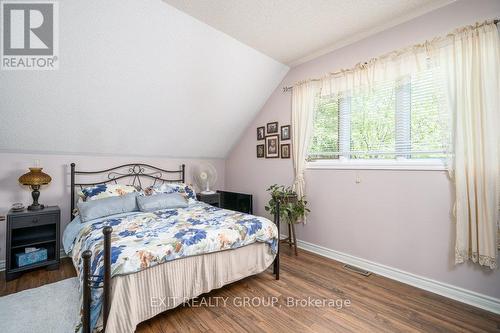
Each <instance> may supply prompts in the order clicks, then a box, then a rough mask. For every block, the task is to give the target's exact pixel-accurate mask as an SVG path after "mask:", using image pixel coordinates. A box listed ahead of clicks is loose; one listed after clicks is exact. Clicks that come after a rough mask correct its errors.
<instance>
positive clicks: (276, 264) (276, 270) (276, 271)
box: [273, 199, 281, 280]
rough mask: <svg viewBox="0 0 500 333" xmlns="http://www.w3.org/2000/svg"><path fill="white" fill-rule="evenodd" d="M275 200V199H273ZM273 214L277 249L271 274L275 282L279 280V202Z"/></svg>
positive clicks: (277, 201)
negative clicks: (276, 234)
mask: <svg viewBox="0 0 500 333" xmlns="http://www.w3.org/2000/svg"><path fill="white" fill-rule="evenodd" d="M275 200H276V199H275ZM275 209H276V210H275V212H274V223H275V224H276V227H277V228H278V249H277V251H276V258H275V259H274V268H273V273H274V274H276V280H279V279H280V236H281V233H280V201H279V199H278V200H276V207H275Z"/></svg>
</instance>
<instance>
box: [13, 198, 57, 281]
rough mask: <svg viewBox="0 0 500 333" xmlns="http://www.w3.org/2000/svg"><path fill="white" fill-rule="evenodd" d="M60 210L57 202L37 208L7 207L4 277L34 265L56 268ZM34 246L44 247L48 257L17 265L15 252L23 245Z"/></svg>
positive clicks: (23, 248)
mask: <svg viewBox="0 0 500 333" xmlns="http://www.w3.org/2000/svg"><path fill="white" fill-rule="evenodd" d="M60 221H61V210H60V209H59V207H57V206H48V207H45V208H44V209H41V210H37V211H29V210H24V211H22V212H13V211H12V210H11V211H9V213H8V214H7V228H6V234H5V236H6V237H5V238H6V241H7V245H6V247H5V253H6V255H5V257H6V260H5V261H6V265H5V279H6V280H7V281H9V280H12V279H15V278H16V277H18V276H19V275H21V273H22V272H24V271H27V270H31V269H33V268H39V267H47V269H49V270H52V269H58V268H59V251H60V250H59V249H60V247H61V246H60ZM27 247H35V248H38V249H40V248H44V249H46V250H47V260H44V261H41V262H36V263H33V264H29V265H25V266H18V265H17V262H16V254H18V253H24V252H25V248H27Z"/></svg>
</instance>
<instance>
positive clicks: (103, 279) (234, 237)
mask: <svg viewBox="0 0 500 333" xmlns="http://www.w3.org/2000/svg"><path fill="white" fill-rule="evenodd" d="M77 178H78V179H77ZM96 178H97V180H96ZM145 180H147V181H148V182H147V183H148V184H144V182H145ZM124 181H127V183H129V184H130V185H133V186H134V187H136V188H138V190H143V189H145V188H151V186H155V185H158V184H170V183H172V184H173V183H184V182H185V166H184V165H181V167H180V168H179V169H178V170H165V169H161V168H158V167H154V166H151V165H147V164H137V163H134V164H126V165H122V166H118V167H114V168H110V169H106V170H100V171H77V170H76V165H75V164H74V163H72V164H71V185H70V186H71V210H72V211H75V205H76V202H77V197H78V195H77V194H76V190H78V189H82V188H84V187H88V186H100V185H101V184H109V183H112V184H117V183H118V182H124ZM189 200H190V201H191V202H190V203H189V205H188V206H187V207H183V208H175V209H165V210H157V211H151V212H140V211H134V212H125V213H120V214H114V215H110V216H106V217H102V218H97V219H92V220H90V221H85V222H83V221H81V220H80V217H79V216H77V217H75V218H74V219H73V220H72V221H71V222H70V224H69V225H68V226H67V227H66V229H65V231H64V235H63V244H64V248H65V251H66V252H67V253H68V255H69V256H71V258H72V260H73V264H74V266H75V268H76V271H77V274H78V276H79V278H80V281H81V302H82V311H81V314H82V331H83V332H85V333H86V332H91V331H95V330H100V329H103V330H105V331H106V332H134V331H135V328H136V326H137V325H138V324H139V323H140V322H142V321H145V320H147V319H149V318H152V317H154V316H156V315H157V314H159V313H161V312H164V311H166V310H168V309H172V308H174V307H176V306H178V305H180V304H182V303H185V302H186V301H188V300H190V299H192V298H195V297H197V296H199V295H201V294H203V293H206V292H208V291H210V290H212V289H216V288H220V287H222V286H224V285H226V284H229V283H232V282H234V281H237V280H240V279H242V278H245V277H248V276H251V275H255V274H258V273H261V272H263V271H264V270H266V269H267V268H268V267H269V266H270V265H273V274H275V275H276V279H279V241H278V238H279V237H278V235H279V216H275V221H274V222H271V221H270V220H268V219H266V218H263V217H258V216H254V215H249V214H243V213H239V212H235V211H230V210H225V209H221V208H217V207H213V206H210V205H207V204H205V203H202V202H198V201H196V200H192V199H189ZM82 219H83V218H82Z"/></svg>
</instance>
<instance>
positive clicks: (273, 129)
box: [267, 121, 278, 134]
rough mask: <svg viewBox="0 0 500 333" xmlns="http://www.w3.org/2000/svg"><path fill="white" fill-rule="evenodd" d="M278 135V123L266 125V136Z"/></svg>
mask: <svg viewBox="0 0 500 333" xmlns="http://www.w3.org/2000/svg"><path fill="white" fill-rule="evenodd" d="M274 133H278V122H277V121H274V122H272V123H267V134H274Z"/></svg>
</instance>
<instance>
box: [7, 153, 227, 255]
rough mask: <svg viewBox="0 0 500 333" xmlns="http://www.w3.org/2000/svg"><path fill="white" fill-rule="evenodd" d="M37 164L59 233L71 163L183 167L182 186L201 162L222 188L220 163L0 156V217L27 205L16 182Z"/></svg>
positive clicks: (65, 216)
mask: <svg viewBox="0 0 500 333" xmlns="http://www.w3.org/2000/svg"><path fill="white" fill-rule="evenodd" d="M35 160H39V161H40V166H41V167H43V170H44V172H46V173H47V174H49V175H50V176H51V177H52V182H51V183H50V184H49V185H47V186H43V187H42V189H41V195H40V203H42V204H46V205H59V206H60V207H61V215H62V216H61V231H63V230H64V228H65V226H66V224H68V222H69V221H70V199H69V198H70V193H71V192H70V184H69V182H70V177H69V175H70V167H69V165H70V164H71V163H72V162H74V163H76V165H77V170H89V171H91V170H103V169H106V168H110V167H114V166H118V165H122V164H126V163H133V162H139V163H147V164H151V165H154V166H158V167H160V168H164V169H172V170H175V169H177V168H179V167H180V165H181V164H182V163H184V164H186V182H187V183H192V182H193V177H192V174H191V171H192V167H193V166H195V165H197V164H199V163H201V162H202V161H206V162H209V163H211V164H213V165H214V166H215V168H216V170H217V173H218V175H219V177H218V181H217V184H216V188H224V168H225V164H224V160H222V159H211V160H199V159H173V158H160V157H156V158H155V157H139V156H135V157H134V156H128V157H126V156H109V155H108V156H95V155H94V156H92V155H55V154H14V153H0V161H1V162H0V175H1V176H0V215H5V214H6V213H7V211H8V210H9V208H10V205H11V204H12V203H14V202H22V203H24V204H28V203H31V201H32V199H31V192H30V190H29V188H27V187H24V186H21V185H19V183H18V181H17V179H18V178H19V176H21V175H22V174H23V173H25V172H27V171H28V167H30V166H33V164H34V161H35ZM4 251H5V222H3V223H0V261H1V260H3V259H4V258H5V252H4Z"/></svg>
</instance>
